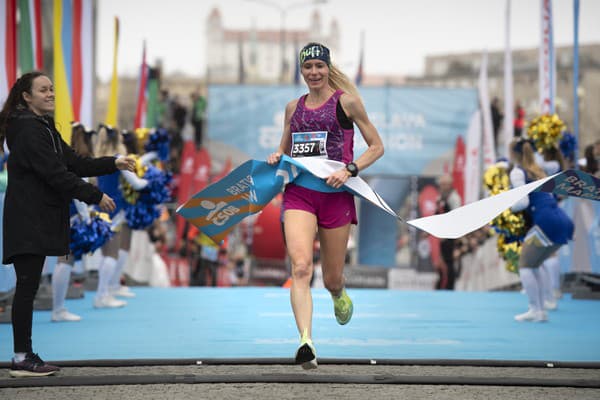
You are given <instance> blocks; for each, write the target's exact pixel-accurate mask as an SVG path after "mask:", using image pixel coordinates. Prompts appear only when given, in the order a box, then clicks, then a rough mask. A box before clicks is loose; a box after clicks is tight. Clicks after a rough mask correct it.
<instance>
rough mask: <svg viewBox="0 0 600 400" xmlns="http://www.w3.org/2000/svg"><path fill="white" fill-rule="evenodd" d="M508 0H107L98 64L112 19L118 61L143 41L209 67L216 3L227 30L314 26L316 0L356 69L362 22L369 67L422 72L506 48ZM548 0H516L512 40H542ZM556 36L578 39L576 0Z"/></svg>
mask: <svg viewBox="0 0 600 400" xmlns="http://www.w3.org/2000/svg"><path fill="white" fill-rule="evenodd" d="M506 1H507V0H367V1H365V0H327V2H326V3H325V4H320V5H318V6H315V5H312V4H311V3H312V1H311V0H268V1H267V0H253V1H250V0H143V1H133V0H99V1H98V32H99V34H98V36H99V37H98V39H97V40H98V43H97V44H98V59H97V72H98V75H99V76H100V78H101V79H103V80H107V79H109V78H110V75H111V68H112V45H113V44H112V43H113V33H112V32H113V29H112V27H113V18H114V16H118V17H119V19H120V21H121V33H120V44H119V60H118V68H119V73H120V74H128V75H137V71H138V68H139V65H140V62H141V54H142V43H143V40H144V39H145V40H146V42H147V48H148V61H149V62H150V63H154V62H155V61H156V60H157V59H159V58H160V59H162V60H163V65H164V68H165V72H166V73H167V74H168V73H172V72H175V71H181V72H185V73H188V74H191V75H196V76H203V75H204V71H205V68H206V58H205V48H206V40H205V27H206V20H207V17H208V15H209V13H210V11H211V10H212V9H213V8H214V7H218V8H219V10H220V11H221V15H222V20H223V24H224V26H225V28H227V29H247V28H249V27H251V26H252V25H253V24H254V25H255V26H256V27H257V29H280V27H281V20H282V18H281V16H282V12H281V10H285V11H286V14H287V16H286V19H285V21H286V24H285V26H286V27H287V28H289V29H306V28H307V27H308V26H309V23H310V18H311V15H312V13H313V11H314V10H315V9H318V10H320V13H321V21H322V25H323V27H324V28H325V29H326V30H328V29H329V24H330V21H331V20H332V19H333V18H335V19H337V21H338V24H339V27H340V31H341V32H340V36H341V47H342V48H341V51H340V54H332V58H333V60H334V62H335V63H336V64H338V65H340V66H341V67H342V69H343V70H344V71H345V72H346V73H347V74H348V75H350V76H354V74H355V73H356V68H357V64H358V58H359V51H360V35H361V31H364V32H365V63H364V71H365V74H367V75H370V74H371V75H381V74H385V75H390V74H400V75H406V74H420V73H422V72H423V67H424V57H425V56H426V55H431V54H446V53H454V52H465V51H481V50H483V49H486V48H487V49H488V50H490V51H493V50H501V49H503V48H504V40H505V39H504V14H505V8H506ZM540 1H541V0H512V1H511V7H512V10H511V25H512V33H511V43H512V47H513V48H514V49H522V48H530V47H536V46H538V44H539V40H540V39H539V38H540V33H539V30H540V21H539V19H540V17H539V9H540ZM580 3H581V6H580V7H581V10H580V29H579V38H580V43H581V44H584V43H600V23H599V21H600V0H581V1H580ZM553 14H554V19H555V22H554V24H555V25H554V29H555V44H556V45H570V44H571V43H572V41H573V0H553Z"/></svg>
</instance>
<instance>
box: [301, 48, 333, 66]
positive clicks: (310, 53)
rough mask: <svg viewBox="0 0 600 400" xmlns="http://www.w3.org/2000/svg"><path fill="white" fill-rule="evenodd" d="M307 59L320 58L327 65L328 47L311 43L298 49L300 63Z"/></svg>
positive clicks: (328, 60)
mask: <svg viewBox="0 0 600 400" xmlns="http://www.w3.org/2000/svg"><path fill="white" fill-rule="evenodd" d="M308 60H321V61H324V62H325V63H326V64H327V65H329V64H330V59H329V49H328V48H327V47H325V46H322V45H320V44H312V45H308V46H306V47H304V48H303V49H302V50H301V51H300V64H303V63H304V62H305V61H308Z"/></svg>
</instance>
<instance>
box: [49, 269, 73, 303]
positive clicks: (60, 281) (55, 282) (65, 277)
mask: <svg viewBox="0 0 600 400" xmlns="http://www.w3.org/2000/svg"><path fill="white" fill-rule="evenodd" d="M70 278H71V266H70V265H69V264H67V263H62V262H59V263H57V264H56V266H55V267H54V272H53V273H52V311H58V310H60V309H62V308H64V306H65V299H66V298H67V290H68V289H69V279H70Z"/></svg>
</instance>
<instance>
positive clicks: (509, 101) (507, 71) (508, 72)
mask: <svg viewBox="0 0 600 400" xmlns="http://www.w3.org/2000/svg"><path fill="white" fill-rule="evenodd" d="M505 22H506V25H505V33H504V35H505V45H504V150H503V151H504V153H503V155H504V156H506V157H507V158H508V157H509V156H510V152H509V149H508V148H509V145H510V142H511V141H512V139H513V136H514V134H515V128H514V126H513V125H514V114H515V111H514V108H515V104H514V97H513V71H512V50H511V48H510V0H506V21H505Z"/></svg>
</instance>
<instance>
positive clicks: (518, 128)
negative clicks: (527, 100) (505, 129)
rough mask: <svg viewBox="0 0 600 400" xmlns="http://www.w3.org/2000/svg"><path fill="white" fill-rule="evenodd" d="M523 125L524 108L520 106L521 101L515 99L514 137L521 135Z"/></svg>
mask: <svg viewBox="0 0 600 400" xmlns="http://www.w3.org/2000/svg"><path fill="white" fill-rule="evenodd" d="M524 126H525V110H524V109H523V107H522V106H521V102H519V101H517V104H516V105H515V120H514V127H515V137H521V135H522V133H523V127H524Z"/></svg>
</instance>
